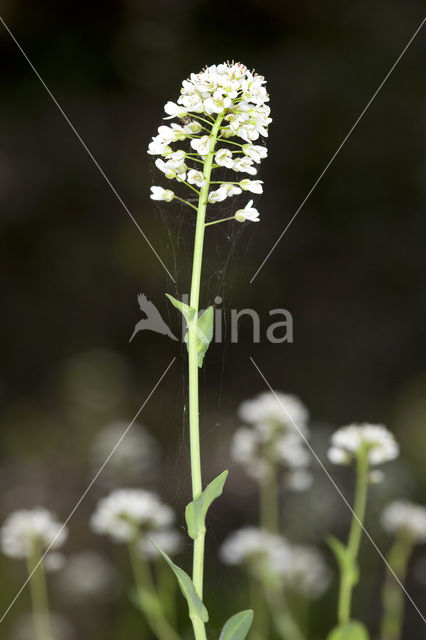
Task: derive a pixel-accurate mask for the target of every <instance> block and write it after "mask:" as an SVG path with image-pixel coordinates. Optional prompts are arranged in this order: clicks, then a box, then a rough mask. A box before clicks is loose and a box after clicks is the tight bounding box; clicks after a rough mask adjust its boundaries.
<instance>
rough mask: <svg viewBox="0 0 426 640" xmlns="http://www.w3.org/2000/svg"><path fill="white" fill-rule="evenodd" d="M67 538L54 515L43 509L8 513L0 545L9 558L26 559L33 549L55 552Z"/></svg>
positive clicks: (64, 530)
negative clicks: (48, 549) (52, 550)
mask: <svg viewBox="0 0 426 640" xmlns="http://www.w3.org/2000/svg"><path fill="white" fill-rule="evenodd" d="M67 536H68V530H67V529H66V527H64V526H63V525H62V524H61V523H60V522H58V521H57V520H56V518H55V517H54V515H53V514H52V513H51V512H50V511H47V509H43V508H42V507H36V508H35V509H19V510H18V511H14V512H13V513H11V514H10V515H9V516H8V518H7V519H6V521H5V523H4V525H3V527H2V528H1V531H0V546H1V549H2V551H3V553H4V554H5V555H6V556H10V557H11V558H27V557H28V556H29V555H30V554H31V553H32V551H33V549H34V547H35V548H36V549H37V550H38V551H39V552H40V551H41V552H44V551H45V550H46V549H47V548H48V547H50V548H51V549H58V548H59V547H61V546H62V545H63V544H64V542H65V540H66V539H67Z"/></svg>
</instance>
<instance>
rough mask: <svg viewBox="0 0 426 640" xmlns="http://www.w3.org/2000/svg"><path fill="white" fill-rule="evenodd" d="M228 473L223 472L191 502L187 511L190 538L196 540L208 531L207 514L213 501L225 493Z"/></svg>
mask: <svg viewBox="0 0 426 640" xmlns="http://www.w3.org/2000/svg"><path fill="white" fill-rule="evenodd" d="M227 475H228V471H223V473H221V474H220V475H219V476H217V478H215V479H214V480H212V481H211V482H210V484H208V485H207V487H206V488H205V489H204V491H203V493H202V494H201V495H199V496H198V498H195V500H193V501H192V502H190V503H189V504H188V505H187V506H186V509H185V519H186V524H187V527H188V534H189V536H190V537H191V538H192V539H193V540H195V539H196V538H198V536H199V535H200V534H202V533H204V532H205V530H206V524H205V522H206V513H207V510H208V508H209V507H210V505H211V503H212V502H213V500H216V498H218V497H219V496H220V495H221V494H222V491H223V486H224V484H225V480H226V477H227Z"/></svg>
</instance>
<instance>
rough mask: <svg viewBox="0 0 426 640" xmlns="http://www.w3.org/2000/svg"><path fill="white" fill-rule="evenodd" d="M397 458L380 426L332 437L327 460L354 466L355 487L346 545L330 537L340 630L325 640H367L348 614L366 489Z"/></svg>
mask: <svg viewBox="0 0 426 640" xmlns="http://www.w3.org/2000/svg"><path fill="white" fill-rule="evenodd" d="M398 455H399V446H398V444H397V442H396V441H395V439H394V437H393V435H392V433H391V432H390V431H388V430H387V429H386V427H384V426H383V425H374V424H367V423H364V424H351V425H348V426H346V427H342V428H340V429H338V430H337V431H335V432H334V433H333V435H332V437H331V447H330V449H329V450H328V457H329V459H330V461H331V462H333V463H334V464H342V465H348V464H351V463H354V464H355V467H356V487H355V501H354V508H353V517H352V521H351V526H350V531H349V537H348V542H347V544H346V545H344V544H342V543H341V542H340V541H339V540H337V539H336V538H334V537H333V536H329V544H330V547H331V548H332V549H333V551H334V553H335V555H336V559H337V561H338V564H339V569H340V588H339V601H338V608H337V618H338V623H339V626H338V627H337V628H336V629H335V630H333V631H332V632H331V634H330V635H329V636H328V640H340V639H343V638H344V637H345V636H350V634H351V633H352V634H353V637H355V638H357V639H358V638H359V640H368V637H369V636H368V633H367V630H366V628H365V627H364V625H363V624H361V623H360V622H356V621H352V620H351V610H352V593H353V589H354V587H355V585H356V584H357V582H358V581H359V577H360V576H359V574H360V572H359V567H358V554H359V549H360V544H361V539H362V534H363V530H364V520H365V512H366V506H367V494H368V485H369V481H370V479H371V477H372V476H371V474H372V472H371V471H370V469H371V468H372V467H376V466H377V465H380V464H383V463H385V462H389V461H391V460H394V459H395V458H396V457H398ZM373 477H374V476H373Z"/></svg>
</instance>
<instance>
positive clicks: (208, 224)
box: [204, 216, 235, 227]
mask: <svg viewBox="0 0 426 640" xmlns="http://www.w3.org/2000/svg"><path fill="white" fill-rule="evenodd" d="M227 220H235V216H230V217H229V218H221V219H220V220H213V222H206V224H205V225H204V226H206V227H210V226H211V225H212V224H219V222H226V221H227Z"/></svg>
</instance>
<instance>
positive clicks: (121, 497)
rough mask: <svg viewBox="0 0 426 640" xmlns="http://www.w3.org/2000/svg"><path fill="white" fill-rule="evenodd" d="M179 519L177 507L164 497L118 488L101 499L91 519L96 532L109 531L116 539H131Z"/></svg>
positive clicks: (108, 533)
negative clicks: (175, 511) (167, 501)
mask: <svg viewBox="0 0 426 640" xmlns="http://www.w3.org/2000/svg"><path fill="white" fill-rule="evenodd" d="M174 519H175V514H174V512H173V510H172V509H171V508H170V507H169V506H168V505H166V504H163V503H162V502H161V500H160V498H159V497H158V496H157V495H156V494H155V493H152V492H150V491H145V490H143V489H114V491H111V493H110V494H109V495H108V496H106V497H105V498H101V500H99V502H98V504H97V507H96V510H95V512H94V513H93V515H92V517H91V519H90V526H91V528H92V530H93V531H94V532H95V533H100V534H106V535H108V536H110V538H111V539H112V540H113V541H114V542H130V541H132V540H134V539H135V537H136V538H137V537H139V536H141V534H142V533H143V534H145V535H147V537H149V536H150V535H151V534H152V532H154V531H158V530H163V529H167V528H168V527H170V526H171V525H172V524H173V522H174Z"/></svg>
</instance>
